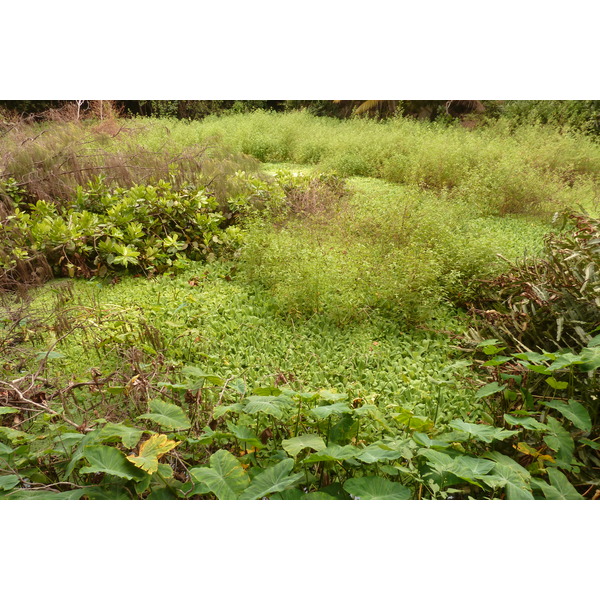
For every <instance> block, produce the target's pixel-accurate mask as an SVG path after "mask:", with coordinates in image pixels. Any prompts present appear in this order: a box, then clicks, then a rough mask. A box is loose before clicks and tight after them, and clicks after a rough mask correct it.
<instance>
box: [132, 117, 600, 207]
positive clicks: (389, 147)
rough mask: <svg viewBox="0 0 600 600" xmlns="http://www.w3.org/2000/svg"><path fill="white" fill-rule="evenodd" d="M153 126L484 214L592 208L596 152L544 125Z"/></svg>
mask: <svg viewBox="0 0 600 600" xmlns="http://www.w3.org/2000/svg"><path fill="white" fill-rule="evenodd" d="M159 123H161V124H163V125H166V126H167V127H168V130H169V136H170V137H171V138H172V139H173V140H174V141H175V142H176V143H177V144H180V145H182V146H184V145H188V144H197V143H201V142H203V141H206V140H208V139H215V138H216V139H219V140H221V141H222V142H223V143H224V144H225V145H226V146H228V147H230V148H231V149H233V150H235V151H239V152H244V153H246V154H250V155H252V156H254V157H256V158H258V159H259V160H261V161H270V162H280V161H291V162H295V163H300V164H312V165H319V167H321V168H323V169H326V170H333V171H335V172H337V173H339V174H340V175H342V176H369V177H378V178H383V179H386V180H388V181H390V182H395V183H406V184H414V185H418V186H420V187H424V188H428V189H437V190H439V189H447V190H450V191H451V192H452V194H453V196H454V197H455V198H460V199H467V200H469V201H470V202H472V203H474V204H477V205H479V206H480V207H482V208H485V210H486V211H487V212H488V213H490V214H494V213H495V214H507V213H514V214H526V213H539V212H544V211H550V210H555V209H556V208H557V207H561V206H565V205H568V206H573V205H576V204H583V205H584V206H585V207H586V208H587V209H588V210H594V209H596V208H597V205H598V191H599V178H598V174H599V173H600V145H598V144H597V143H596V142H595V141H593V140H591V139H590V138H588V137H585V136H584V135H581V134H578V133H560V132H559V131H557V130H556V129H554V128H552V127H549V126H539V125H525V126H522V127H520V128H517V129H516V130H514V131H513V130H512V129H511V127H510V126H509V124H508V123H506V122H504V121H499V122H497V123H495V124H492V125H490V126H488V127H486V128H481V129H478V130H474V131H471V130H466V129H464V128H462V127H460V126H445V125H441V124H436V123H423V122H419V121H415V120H412V119H406V118H397V119H393V120H389V121H386V122H375V121H371V120H366V119H356V120H347V121H340V120H336V119H332V118H325V117H314V116H312V115H310V114H308V113H305V112H291V113H284V114H281V113H268V112H264V111H257V112H255V113H252V114H245V115H229V116H224V117H208V118H207V119H205V120H204V121H202V122H195V123H182V122H178V121H168V122H166V121H156V125H158V124H159ZM163 131H164V130H163ZM159 132H160V128H159V127H156V126H153V127H147V128H146V131H145V133H142V134H141V136H140V138H139V139H140V142H142V143H143V144H145V145H147V146H148V147H149V148H158V147H159V145H160V144H161V143H162V142H161V140H163V136H162V135H160V134H159Z"/></svg>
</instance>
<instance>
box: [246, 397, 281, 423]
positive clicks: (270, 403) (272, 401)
mask: <svg viewBox="0 0 600 600" xmlns="http://www.w3.org/2000/svg"><path fill="white" fill-rule="evenodd" d="M283 406H284V405H283V404H282V401H281V397H280V396H250V397H249V398H248V403H247V404H246V406H245V407H244V412H245V413H247V414H249V415H253V414H255V413H259V412H261V413H265V414H267V415H273V416H274V417H275V418H276V419H280V418H281V417H282V416H283Z"/></svg>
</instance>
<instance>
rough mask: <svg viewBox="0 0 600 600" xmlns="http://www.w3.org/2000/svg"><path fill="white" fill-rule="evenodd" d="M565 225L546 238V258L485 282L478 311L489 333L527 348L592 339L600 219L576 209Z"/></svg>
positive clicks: (598, 305)
mask: <svg viewBox="0 0 600 600" xmlns="http://www.w3.org/2000/svg"><path fill="white" fill-rule="evenodd" d="M565 225H566V228H565V229H564V231H563V232H562V233H561V234H558V235H557V234H550V235H549V236H548V237H547V238H546V240H545V247H544V252H543V255H542V257H541V258H540V259H535V260H530V261H526V262H524V263H523V264H515V265H513V266H512V269H511V271H509V272H508V273H505V274H503V275H501V276H499V277H498V278H496V279H494V280H492V281H489V282H487V283H485V284H484V285H483V286H482V288H481V290H480V299H479V300H478V301H476V302H474V312H475V314H476V315H477V316H478V317H479V318H480V320H481V322H482V323H483V327H482V330H483V332H484V334H483V335H484V336H486V337H487V336H488V335H492V336H494V337H497V338H499V339H501V340H503V342H504V343H507V344H510V346H511V347H513V348H514V349H515V350H526V351H530V350H542V349H544V348H546V349H548V348H549V349H553V350H554V349H556V350H560V349H563V348H571V349H578V348H581V347H582V346H585V345H586V344H587V342H588V341H589V333H590V332H591V331H593V330H594V329H595V328H596V327H598V325H600V321H599V316H598V315H599V309H600V221H599V220H598V219H593V218H591V217H587V216H583V215H574V214H571V215H568V216H566V217H565Z"/></svg>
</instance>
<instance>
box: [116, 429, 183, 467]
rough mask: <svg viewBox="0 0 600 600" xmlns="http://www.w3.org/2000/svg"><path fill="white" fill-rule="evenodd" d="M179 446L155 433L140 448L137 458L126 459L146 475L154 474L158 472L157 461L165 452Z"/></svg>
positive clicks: (162, 435) (128, 457) (132, 456)
mask: <svg viewBox="0 0 600 600" xmlns="http://www.w3.org/2000/svg"><path fill="white" fill-rule="evenodd" d="M179 444H181V442H175V441H174V440H169V439H167V436H166V435H164V434H163V433H161V434H158V433H156V434H154V435H153V436H151V437H149V438H148V439H147V440H146V441H145V442H144V443H143V444H142V445H141V446H140V452H139V455H138V456H134V455H131V456H127V457H126V458H127V460H128V461H129V462H130V463H133V464H134V465H135V466H136V467H139V468H140V469H142V470H143V471H146V473H150V474H152V473H156V471H158V459H159V458H160V457H161V456H164V455H165V454H166V453H167V452H170V451H171V450H173V448H175V446H178V445H179Z"/></svg>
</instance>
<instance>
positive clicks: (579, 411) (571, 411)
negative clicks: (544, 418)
mask: <svg viewBox="0 0 600 600" xmlns="http://www.w3.org/2000/svg"><path fill="white" fill-rule="evenodd" d="M542 404H545V405H546V406H549V407H550V408H554V409H555V410H557V411H558V412H559V413H561V414H562V415H563V416H564V417H566V418H567V419H569V421H571V423H573V425H575V427H577V428H578V429H581V430H582V431H586V432H590V431H591V430H592V420H591V419H590V415H589V413H588V411H587V410H586V408H585V406H583V405H582V404H579V402H576V401H575V400H569V403H568V404H566V403H565V402H561V401H560V400H550V401H549V402H542Z"/></svg>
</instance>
